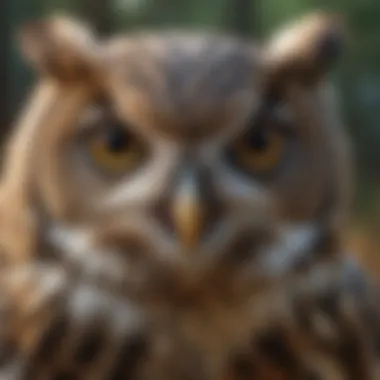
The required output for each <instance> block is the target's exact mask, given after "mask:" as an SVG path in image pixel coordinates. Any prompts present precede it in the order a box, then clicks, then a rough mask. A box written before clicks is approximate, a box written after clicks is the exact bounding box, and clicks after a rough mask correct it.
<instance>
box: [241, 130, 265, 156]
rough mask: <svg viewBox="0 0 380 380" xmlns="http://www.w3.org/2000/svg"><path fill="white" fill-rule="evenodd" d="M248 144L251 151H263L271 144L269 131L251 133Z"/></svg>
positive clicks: (247, 140) (248, 136) (247, 138)
mask: <svg viewBox="0 0 380 380" xmlns="http://www.w3.org/2000/svg"><path fill="white" fill-rule="evenodd" d="M246 142H247V144H248V145H249V147H250V148H251V149H254V150H257V151H263V150H265V149H266V148H267V147H268V144H269V131H268V130H267V129H260V130H254V131H251V132H250V133H248V135H247V137H246Z"/></svg>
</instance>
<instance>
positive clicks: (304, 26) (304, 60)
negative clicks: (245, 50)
mask: <svg viewBox="0 0 380 380" xmlns="http://www.w3.org/2000/svg"><path fill="white" fill-rule="evenodd" d="M344 44H345V28H344V26H343V22H342V20H341V18H340V17H338V16H336V15H332V14H326V13H313V14H311V15H308V16H307V17H305V18H303V19H301V20H300V21H298V22H295V23H292V24H290V25H289V26H288V27H285V28H283V29H281V30H280V31H279V32H277V33H276V34H275V35H274V37H273V39H272V40H271V41H270V42H269V43H268V45H267V48H266V50H265V58H264V59H265V65H266V67H267V69H268V71H269V73H270V74H271V75H274V76H275V78H276V79H281V78H284V79H285V78H287V79H292V80H299V81H302V82H305V83H313V82H316V81H318V80H319V79H321V77H323V76H324V75H325V74H326V73H327V72H328V71H329V70H330V68H331V67H332V66H333V64H334V63H335V62H336V61H337V60H338V58H339V57H340V56H341V54H342V52H343V48H344Z"/></svg>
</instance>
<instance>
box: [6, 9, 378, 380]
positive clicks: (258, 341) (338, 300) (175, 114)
mask: <svg viewBox="0 0 380 380" xmlns="http://www.w3.org/2000/svg"><path fill="white" fill-rule="evenodd" d="M343 29H344V28H343V25H342V22H341V21H340V19H339V18H338V17H336V16H335V15H330V14H324V13H313V14H311V15H307V16H305V17H304V18H302V19H298V20H296V21H294V22H293V23H290V24H288V25H285V26H283V27H282V28H280V29H279V30H278V31H277V32H275V33H274V34H273V36H272V37H270V38H268V40H267V41H264V42H262V43H254V42H252V41H248V40H243V39H241V38H238V37H236V36H227V35H222V34H218V33H214V34H212V33H202V32H198V33H197V32H195V31H188V32H186V31H178V30H169V31H160V32H153V31H136V32H133V33H129V34H127V35H120V36H112V37H111V38H109V39H103V40H101V39H100V38H97V37H96V36H95V35H94V33H92V32H91V29H90V28H89V27H87V26H86V25H84V24H82V23H81V22H80V21H77V20H75V19H74V18H70V17H67V16H65V17H62V16H52V17H50V18H46V19H43V20H40V21H36V22H31V23H29V24H27V25H25V26H24V27H23V28H22V30H21V31H20V39H19V40H20V46H21V51H22V52H23V54H24V56H25V58H26V60H27V61H28V62H29V63H30V64H31V66H32V67H33V68H34V70H35V72H36V74H37V79H36V84H35V87H34V90H33V91H32V93H31V95H30V96H29V100H28V102H27V103H26V104H25V106H24V108H23V109H22V110H21V111H20V114H19V117H18V119H17V120H16V123H15V126H14V130H13V132H12V135H11V136H10V139H9V141H8V142H7V144H6V149H5V153H4V164H3V174H2V182H1V186H0V247H1V258H2V261H1V271H2V273H1V276H0V282H1V287H0V289H1V298H0V311H1V312H0V318H1V323H0V371H1V372H0V373H1V379H9V380H21V379H34V380H53V379H54V380H63V379H72V380H75V379H77V380H90V379H91V380H98V379H99V380H116V379H131V380H140V379H141V380H143V379H144V380H163V379H165V380H167V379H169V380H179V379H183V380H184V379H186V380H192V379H194V380H195V379H197V380H224V379H226V380H227V379H236V380H240V379H241V380H244V379H255V380H354V379H355V380H356V379H363V380H376V379H379V378H380V372H379V368H378V363H379V355H380V349H379V337H380V335H379V334H380V319H379V316H380V312H379V310H378V305H379V304H378V302H377V299H378V298H377V297H378V294H377V287H376V284H375V283H374V281H373V280H372V279H371V278H370V277H369V276H368V275H367V274H365V273H364V272H363V271H362V270H361V269H360V268H359V266H358V265H357V264H356V263H355V262H354V261H353V259H351V258H350V257H349V256H348V255H345V253H344V244H343V239H342V236H343V234H344V232H345V228H346V223H347V220H348V218H349V209H350V202H351V193H352V190H351V189H352V184H351V183H352V173H351V166H352V165H351V154H350V143H349V139H348V138H347V136H346V134H345V131H344V126H343V125H342V122H341V117H340V116H339V107H338V105H337V104H336V96H335V94H334V89H333V88H332V86H331V84H330V81H329V80H328V74H329V72H330V70H331V69H332V67H333V64H334V63H335V61H336V60H337V59H338V58H339V56H340V55H341V51H342V47H343V45H344V42H345V38H344V30H343Z"/></svg>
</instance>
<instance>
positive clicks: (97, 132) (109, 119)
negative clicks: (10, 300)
mask: <svg viewBox="0 0 380 380" xmlns="http://www.w3.org/2000/svg"><path fill="white" fill-rule="evenodd" d="M112 131H116V132H117V133H120V132H123V136H121V135H120V136H119V137H123V138H125V137H127V138H130V139H133V144H134V145H135V146H138V149H139V150H140V152H139V156H140V157H139V160H138V162H136V165H133V168H132V169H126V170H125V171H121V172H120V173H112V171H109V170H106V169H104V168H102V167H101V165H100V164H99V163H97V162H96V160H95V159H94V157H93V155H92V154H91V152H90V143H91V140H93V139H96V138H102V135H104V138H105V139H111V140H110V143H111V144H114V146H115V150H119V149H122V146H120V145H119V146H118V144H120V141H117V138H116V139H115V136H107V133H108V132H112ZM112 139H115V140H114V141H112ZM77 141H78V144H79V147H80V151H81V152H82V154H84V155H85V158H86V161H87V162H88V163H89V165H90V166H91V167H93V168H94V169H95V170H96V171H97V172H98V173H99V172H100V173H101V174H102V175H103V176H106V177H107V178H110V179H112V178H116V179H118V178H121V177H125V176H127V175H131V174H133V173H134V172H135V170H137V169H139V168H141V167H142V166H143V165H144V164H145V163H146V160H147V159H148V145H147V143H146V142H145V141H143V139H142V138H140V137H139V136H137V134H136V133H134V132H132V131H131V129H130V128H128V125H127V123H125V122H124V121H122V120H119V119H118V118H117V117H116V116H115V115H114V114H112V113H111V112H107V111H104V110H103V111H102V112H101V113H100V115H99V117H98V118H97V119H96V120H95V121H94V122H93V123H92V125H89V126H85V128H84V129H83V130H82V131H80V133H79V134H78V138H77Z"/></svg>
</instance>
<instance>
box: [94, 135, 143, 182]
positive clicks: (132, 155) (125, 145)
mask: <svg viewBox="0 0 380 380" xmlns="http://www.w3.org/2000/svg"><path fill="white" fill-rule="evenodd" d="M113 132H114V131H112V130H111V131H107V134H99V135H96V136H94V137H93V138H92V139H91V140H90V141H89V143H88V144H89V145H88V148H89V153H90V155H91V158H92V161H93V162H94V163H95V165H97V166H98V167H99V168H100V169H101V170H102V171H105V172H108V173H110V174H114V175H118V174H123V173H125V172H128V171H130V170H132V169H134V168H135V166H136V165H137V164H138V163H139V161H140V158H141V155H142V150H141V147H140V145H139V144H138V143H137V141H135V140H134V139H132V138H131V136H128V135H127V134H126V133H124V132H120V131H117V132H116V135H115V134H114V135H112V133H113ZM110 134H111V135H110Z"/></svg>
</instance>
